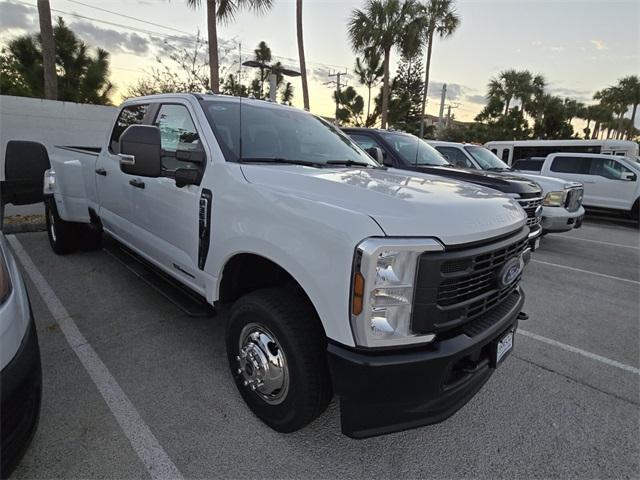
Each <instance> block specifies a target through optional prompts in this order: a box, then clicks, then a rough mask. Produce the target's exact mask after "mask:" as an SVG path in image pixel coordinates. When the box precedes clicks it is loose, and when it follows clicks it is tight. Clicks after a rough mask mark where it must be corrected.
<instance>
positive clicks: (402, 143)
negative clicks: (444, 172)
mask: <svg viewBox="0 0 640 480" xmlns="http://www.w3.org/2000/svg"><path fill="white" fill-rule="evenodd" d="M380 135H382V138H384V139H385V141H386V142H387V143H388V144H389V145H390V146H391V148H393V149H394V150H395V151H396V153H397V154H398V155H399V156H400V158H402V160H403V161H404V162H405V163H408V164H410V165H436V166H438V165H449V162H448V161H447V159H446V158H444V157H443V156H442V155H441V154H440V153H439V152H438V151H437V150H436V149H435V148H433V147H432V146H431V145H429V144H428V143H426V142H425V141H424V140H420V139H419V138H418V137H414V136H413V135H406V134H402V133H389V132H381V133H380Z"/></svg>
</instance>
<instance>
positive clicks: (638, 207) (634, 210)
mask: <svg viewBox="0 0 640 480" xmlns="http://www.w3.org/2000/svg"><path fill="white" fill-rule="evenodd" d="M629 217H630V218H631V219H632V220H635V221H636V222H638V223H640V198H637V199H636V201H635V202H634V204H633V207H631V210H630V211H629Z"/></svg>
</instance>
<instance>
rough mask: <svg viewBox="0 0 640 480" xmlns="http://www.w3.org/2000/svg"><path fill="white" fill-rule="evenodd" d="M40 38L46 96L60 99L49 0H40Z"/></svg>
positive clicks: (50, 98) (51, 98)
mask: <svg viewBox="0 0 640 480" xmlns="http://www.w3.org/2000/svg"><path fill="white" fill-rule="evenodd" d="M38 18H39V20H40V38H41V39H42V66H43V68H44V98H47V99H49V100H57V99H58V77H57V75H56V44H55V41H54V39H53V28H52V26H51V6H50V5H49V0H38Z"/></svg>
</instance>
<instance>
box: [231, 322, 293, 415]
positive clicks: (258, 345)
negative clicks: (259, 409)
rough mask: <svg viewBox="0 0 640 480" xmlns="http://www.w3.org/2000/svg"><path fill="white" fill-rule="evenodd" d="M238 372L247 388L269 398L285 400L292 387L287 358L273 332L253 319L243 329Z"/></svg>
mask: <svg viewBox="0 0 640 480" xmlns="http://www.w3.org/2000/svg"><path fill="white" fill-rule="evenodd" d="M236 360H237V362H238V369H237V373H238V374H239V375H241V377H242V380H243V384H244V386H245V387H246V388H249V389H251V390H252V391H254V392H255V393H256V394H257V395H258V396H259V397H261V398H262V399H263V400H264V401H265V402H267V403H270V404H274V405H275V404H278V403H282V402H283V401H284V399H285V398H286V396H287V392H288V390H289V371H288V368H287V360H286V357H285V355H284V352H283V351H282V348H281V347H280V344H279V343H278V341H277V339H276V337H275V335H273V334H272V333H271V332H270V331H269V330H268V329H267V328H266V327H263V326H262V325H258V324H257V323H251V324H249V325H246V326H245V327H244V328H243V329H242V332H240V341H239V344H238V356H237V357H236Z"/></svg>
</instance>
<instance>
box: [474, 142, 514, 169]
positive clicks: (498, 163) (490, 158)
mask: <svg viewBox="0 0 640 480" xmlns="http://www.w3.org/2000/svg"><path fill="white" fill-rule="evenodd" d="M464 148H465V150H466V151H467V152H469V153H470V154H471V156H472V157H473V158H474V160H475V161H476V162H478V165H480V168H481V169H482V170H509V165H507V164H506V163H504V162H503V161H502V160H500V159H499V158H498V157H496V156H495V155H494V154H493V153H492V152H491V151H490V150H487V149H486V148H484V147H473V146H467V147H464Z"/></svg>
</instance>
